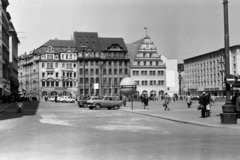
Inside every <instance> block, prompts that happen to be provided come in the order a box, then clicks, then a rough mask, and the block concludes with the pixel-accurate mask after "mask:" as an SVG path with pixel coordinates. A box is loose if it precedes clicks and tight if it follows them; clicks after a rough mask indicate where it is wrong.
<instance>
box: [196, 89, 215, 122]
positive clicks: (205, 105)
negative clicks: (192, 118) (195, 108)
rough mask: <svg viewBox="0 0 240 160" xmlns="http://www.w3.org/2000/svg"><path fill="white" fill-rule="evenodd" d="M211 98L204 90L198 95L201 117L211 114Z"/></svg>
mask: <svg viewBox="0 0 240 160" xmlns="http://www.w3.org/2000/svg"><path fill="white" fill-rule="evenodd" d="M212 103H213V101H212V98H211V95H210V94H209V93H208V94H206V92H203V93H202V95H201V96H200V97H199V105H200V108H199V109H200V110H201V117H202V118H205V117H209V116H210V115H211V106H212Z"/></svg>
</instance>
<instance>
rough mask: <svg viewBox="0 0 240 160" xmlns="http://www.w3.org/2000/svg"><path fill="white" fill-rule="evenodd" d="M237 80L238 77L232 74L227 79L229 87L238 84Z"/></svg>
mask: <svg viewBox="0 0 240 160" xmlns="http://www.w3.org/2000/svg"><path fill="white" fill-rule="evenodd" d="M236 80H237V79H236V77H235V76H234V75H231V74H229V75H227V76H226V77H225V81H226V83H227V84H229V85H233V84H234V83H235V82H236Z"/></svg>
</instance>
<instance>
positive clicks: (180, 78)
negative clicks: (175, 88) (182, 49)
mask: <svg viewBox="0 0 240 160" xmlns="http://www.w3.org/2000/svg"><path fill="white" fill-rule="evenodd" d="M178 79H179V95H181V93H182V91H181V83H182V76H181V72H179V76H178Z"/></svg>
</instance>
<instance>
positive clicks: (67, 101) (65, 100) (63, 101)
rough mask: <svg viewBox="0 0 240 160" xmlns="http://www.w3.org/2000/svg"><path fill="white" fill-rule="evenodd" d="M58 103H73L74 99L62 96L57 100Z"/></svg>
mask: <svg viewBox="0 0 240 160" xmlns="http://www.w3.org/2000/svg"><path fill="white" fill-rule="evenodd" d="M59 102H62V103H75V99H74V98H71V97H68V96H63V97H61V98H60V99H59Z"/></svg>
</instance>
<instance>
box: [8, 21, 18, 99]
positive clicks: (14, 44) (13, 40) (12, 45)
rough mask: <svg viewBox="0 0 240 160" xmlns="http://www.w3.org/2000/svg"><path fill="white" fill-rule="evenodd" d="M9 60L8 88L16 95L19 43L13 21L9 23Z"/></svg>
mask: <svg viewBox="0 0 240 160" xmlns="http://www.w3.org/2000/svg"><path fill="white" fill-rule="evenodd" d="M9 33H10V37H9V51H10V55H9V58H10V59H9V62H10V88H11V93H12V95H14V96H17V95H18V87H19V82H18V44H19V43H20V41H19V39H18V36H17V32H16V31H15V29H14V26H13V23H12V22H11V21H10V23H9Z"/></svg>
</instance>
